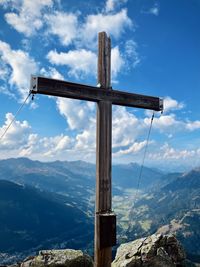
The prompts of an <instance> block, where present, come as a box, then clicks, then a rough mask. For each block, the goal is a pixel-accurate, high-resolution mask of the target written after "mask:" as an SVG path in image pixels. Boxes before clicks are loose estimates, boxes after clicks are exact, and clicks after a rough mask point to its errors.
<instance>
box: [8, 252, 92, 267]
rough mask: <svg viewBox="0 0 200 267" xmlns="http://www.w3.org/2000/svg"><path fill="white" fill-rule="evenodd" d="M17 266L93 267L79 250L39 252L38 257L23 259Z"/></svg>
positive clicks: (87, 257) (85, 255) (88, 258)
mask: <svg viewBox="0 0 200 267" xmlns="http://www.w3.org/2000/svg"><path fill="white" fill-rule="evenodd" d="M13 266H14V265H13ZM15 266H16V265H15ZM18 266H20V267H30V266H31V267H45V266H48V267H61V266H64V267H93V261H92V259H91V258H90V257H89V256H88V255H87V254H84V253H83V252H82V251H81V250H73V249H63V250H42V251H40V252H39V255H37V256H35V257H29V258H27V259H25V260H24V261H23V262H22V263H21V264H19V265H18Z"/></svg>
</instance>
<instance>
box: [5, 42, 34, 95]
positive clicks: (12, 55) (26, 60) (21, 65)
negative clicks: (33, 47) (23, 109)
mask: <svg viewBox="0 0 200 267" xmlns="http://www.w3.org/2000/svg"><path fill="white" fill-rule="evenodd" d="M0 56H1V59H2V60H3V62H4V63H5V64H6V65H7V66H9V67H10V69H11V76H10V78H9V83H10V85H11V86H14V85H15V86H16V87H17V89H18V92H19V93H20V95H21V97H22V98H25V96H27V94H28V91H29V84H30V76H31V74H33V73H36V72H37V71H38V66H37V63H36V62H35V61H34V59H33V58H31V57H30V56H29V54H28V53H26V52H24V51H22V50H12V49H11V47H10V45H9V44H7V43H5V42H2V41H0Z"/></svg>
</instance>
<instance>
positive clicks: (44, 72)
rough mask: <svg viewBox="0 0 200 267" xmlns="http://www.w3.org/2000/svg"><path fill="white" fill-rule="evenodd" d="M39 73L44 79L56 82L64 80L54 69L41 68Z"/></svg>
mask: <svg viewBox="0 0 200 267" xmlns="http://www.w3.org/2000/svg"><path fill="white" fill-rule="evenodd" d="M40 73H41V75H43V76H45V77H49V78H52V79H56V80H64V76H63V75H62V74H61V73H60V72H59V71H57V70H56V69H55V68H52V67H49V68H47V69H45V68H42V69H41V70H40Z"/></svg>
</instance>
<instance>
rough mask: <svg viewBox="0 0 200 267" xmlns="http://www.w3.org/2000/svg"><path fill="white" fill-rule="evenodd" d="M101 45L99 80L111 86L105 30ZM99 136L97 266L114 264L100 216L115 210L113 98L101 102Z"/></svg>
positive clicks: (109, 42) (96, 225)
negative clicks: (104, 240) (102, 242)
mask: <svg viewBox="0 0 200 267" xmlns="http://www.w3.org/2000/svg"><path fill="white" fill-rule="evenodd" d="M98 49H99V50H98V84H100V85H101V87H103V88H107V89H108V90H111V88H110V60H111V41H110V38H109V37H107V35H106V33H105V32H101V33H99V48H98ZM99 90H101V89H99ZM96 139H97V142H96V216H95V267H110V266H111V262H112V247H104V248H101V247H100V238H102V237H101V232H102V231H101V229H100V228H101V225H100V220H99V215H102V214H107V213H110V212H111V210H112V181H111V158H112V151H111V150H112V103H111V102H110V101H100V102H99V103H98V104H97V135H96Z"/></svg>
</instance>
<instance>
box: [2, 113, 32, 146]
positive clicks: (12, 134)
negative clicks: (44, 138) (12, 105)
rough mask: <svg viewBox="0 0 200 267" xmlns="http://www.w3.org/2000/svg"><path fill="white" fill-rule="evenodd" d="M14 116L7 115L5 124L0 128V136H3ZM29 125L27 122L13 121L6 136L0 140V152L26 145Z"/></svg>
mask: <svg viewBox="0 0 200 267" xmlns="http://www.w3.org/2000/svg"><path fill="white" fill-rule="evenodd" d="M13 118H14V116H13V114H12V113H7V114H6V117H5V123H4V125H3V126H2V127H1V128H0V136H2V135H3V133H4V132H5V130H6V129H7V127H8V125H9V124H10V123H11V121H12V120H13ZM30 129H31V127H30V125H29V123H28V122H27V121H22V122H20V121H18V120H17V121H14V122H13V123H12V125H11V127H10V128H9V131H7V133H6V135H4V137H3V138H2V140H1V143H0V150H4V149H6V150H15V149H16V148H19V147H21V146H23V145H24V143H26V139H27V136H28V135H29V133H30Z"/></svg>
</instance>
